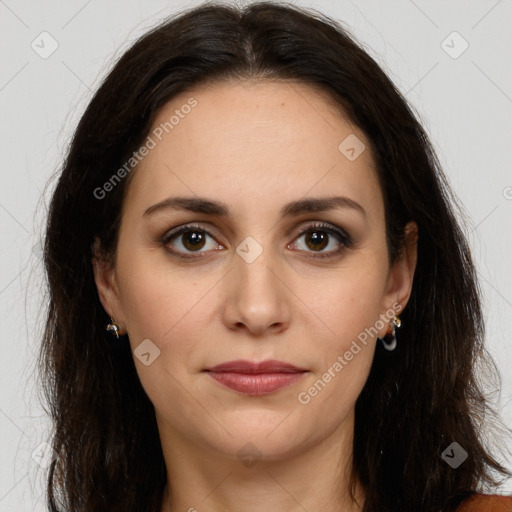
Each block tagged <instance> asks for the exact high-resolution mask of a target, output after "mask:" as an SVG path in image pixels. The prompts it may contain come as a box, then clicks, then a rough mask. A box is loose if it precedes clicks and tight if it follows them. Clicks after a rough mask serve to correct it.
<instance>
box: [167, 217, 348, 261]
mask: <svg viewBox="0 0 512 512" xmlns="http://www.w3.org/2000/svg"><path fill="white" fill-rule="evenodd" d="M194 231H198V232H200V233H205V234H206V235H208V236H209V237H211V238H214V237H213V236H212V235H211V234H210V233H209V232H208V231H207V230H206V229H204V228H203V227H201V226H200V225H198V224H187V225H185V226H181V227H179V228H177V229H176V230H174V231H171V232H169V233H166V234H165V235H164V236H163V237H162V239H161V243H162V245H163V246H164V247H165V248H166V250H168V251H169V252H170V253H172V254H173V255H176V256H178V257H179V258H182V259H185V260H187V259H188V260H190V259H194V258H201V257H202V255H204V254H205V253H206V252H208V251H196V253H195V254H194V252H188V253H183V252H182V251H178V250H176V249H173V248H170V247H169V246H168V244H169V242H171V241H172V240H173V239H174V238H176V237H178V236H179V235H182V234H183V233H188V232H194ZM315 231H324V232H325V233H327V234H329V235H333V236H335V237H337V238H338V239H339V241H340V243H341V244H342V247H341V248H339V249H335V250H331V251H327V252H318V253H315V251H305V252H312V253H313V256H308V257H313V258H332V257H333V256H335V255H338V254H339V253H341V252H342V251H343V250H344V249H346V248H349V247H351V246H352V245H353V241H352V239H351V238H350V237H349V236H348V235H347V234H346V233H345V232H344V231H343V230H341V229H339V228H335V227H334V226H332V225H331V224H326V223H324V222H314V223H312V224H309V225H308V226H306V227H305V228H303V229H302V230H301V231H300V232H299V234H298V235H297V237H296V239H297V238H300V237H301V236H302V235H304V234H305V233H312V232H315ZM185 254H189V255H188V256H185ZM192 254H193V256H192Z"/></svg>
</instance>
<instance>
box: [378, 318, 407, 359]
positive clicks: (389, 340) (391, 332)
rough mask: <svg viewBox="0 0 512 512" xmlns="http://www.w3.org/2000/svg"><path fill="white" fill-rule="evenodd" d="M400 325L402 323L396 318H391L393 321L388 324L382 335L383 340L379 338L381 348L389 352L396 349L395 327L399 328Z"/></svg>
mask: <svg viewBox="0 0 512 512" xmlns="http://www.w3.org/2000/svg"><path fill="white" fill-rule="evenodd" d="M401 325H402V321H401V320H400V318H399V317H398V316H396V315H395V316H393V320H391V322H390V323H389V328H388V330H387V332H386V334H385V335H384V338H379V339H380V341H381V342H382V345H383V347H384V348H385V349H386V350H389V351H390V352H391V351H392V350H395V348H396V335H395V327H400V326H401Z"/></svg>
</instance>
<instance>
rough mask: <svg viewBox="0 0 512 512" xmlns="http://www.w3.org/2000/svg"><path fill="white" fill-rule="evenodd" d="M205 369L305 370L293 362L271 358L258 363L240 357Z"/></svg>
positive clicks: (213, 370) (292, 371) (257, 371)
mask: <svg viewBox="0 0 512 512" xmlns="http://www.w3.org/2000/svg"><path fill="white" fill-rule="evenodd" d="M205 371H209V372H230V373H296V372H305V371H306V370H305V369H304V368H297V367H296V366H294V365H293V364H290V363H285V362H284V361H276V360H273V359H268V360H266V361H261V362H260V363H257V362H254V361H246V360H242V359H240V360H237V361H228V362H226V363H222V364H218V365H217V366H212V367H211V368H206V369H205Z"/></svg>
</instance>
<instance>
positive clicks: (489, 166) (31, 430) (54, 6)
mask: <svg viewBox="0 0 512 512" xmlns="http://www.w3.org/2000/svg"><path fill="white" fill-rule="evenodd" d="M199 3H200V2H184V1H157V0H149V1H148V0H145V1H144V2H143V1H142V0H122V1H121V0H116V1H99V0H89V1H87V0H68V1H66V2H63V1H61V2H58V1H35V0H32V1H15V0H0V42H1V44H0V48H1V62H2V65H1V68H0V109H1V125H0V126H1V135H0V141H1V142H0V144H1V153H0V155H1V164H0V165H1V171H0V172H1V180H0V227H1V239H0V311H1V317H0V319H1V322H0V348H1V356H0V512H4V511H9V512H12V511H14V510H15V511H17V512H24V511H29V510H30V511H36V512H41V511H43V510H45V505H44V498H43V496H42V494H43V484H44V473H45V472H44V465H45V463H46V462H45V460H46V459H45V457H44V453H42V452H44V446H45V445H44V444H41V443H44V442H45V441H46V440H47V439H48V435H49V430H48V429H49V427H50V426H49V422H48V420H47V419H46V415H45V412H44V410H43V409H42V407H41V404H40V403H39V399H40V390H39V386H38V383H37V380H36V377H37V371H36V363H37V359H36V358H37V353H38V344H39V342H40V336H41V332H42V323H43V320H44V315H43V314H42V313H43V312H44V308H43V309H42V304H41V303H42V302H43V301H44V281H43V278H42V267H41V259H40V258H41V245H40V237H41V233H42V226H43V220H44V216H45V211H46V205H47V202H48V197H49V192H51V190H52V189H53V184H54V182H52V184H51V185H50V188H49V189H48V190H47V191H46V193H45V191H44V190H45V185H46V183H47V182H48V180H49V178H50V177H51V175H52V174H53V173H54V172H55V171H56V170H57V169H58V167H59V164H60V163H61V162H62V159H63V157H64V155H65V152H66V148H67V144H68V142H69V138H70V135H71V133H72V132H73V130H74V128H75V126H76V123H77V122H78V120H79V117H80V115H81V113H82V112H83V110H84V108H85V105H86V104H87V102H88V101H89V100H90V98H91V96H92V93H93V91H95V90H96V88H97V87H98V85H99V83H100V81H101V79H102V78H103V77H104V76H105V74H106V73H107V71H108V70H109V69H110V67H111V66H112V63H113V62H114V60H115V59H117V58H118V57H119V56H120V55H121V54H122V52H123V51H124V50H125V49H127V48H128V46H129V45H130V44H131V42H133V41H134V40H135V39H136V38H137V37H138V36H139V35H141V34H142V33H143V32H145V31H146V30H147V29H149V28H150V27H152V26H154V25H155V24H156V23H157V22H158V21H160V20H162V19H164V18H165V17H166V16H168V15H171V14H173V13H175V12H177V11H179V10H180V9H181V8H186V7H191V6H194V5H197V4H199ZM245 3H247V2H245ZM295 3H296V4H298V5H303V6H307V7H311V8H314V9H317V10H319V11H321V12H323V13H325V14H327V15H330V16H332V17H333V18H335V19H337V20H339V21H341V22H343V23H344V24H346V26H348V27H349V29H350V30H351V31H352V33H353V34H355V35H356V37H357V38H358V39H359V40H360V41H361V42H362V43H363V44H364V45H365V47H366V49H367V50H368V52H369V53H370V54H371V55H372V56H373V57H374V58H375V59H376V60H377V62H379V63H380V64H381V65H382V66H383V68H384V69H385V71H386V72H387V73H388V75H389V76H390V77H391V79H392V80H393V81H394V82H395V83H396V85H397V86H398V88H399V89H400V90H401V91H402V92H403V93H404V94H405V96H406V98H407V99H408V100H409V101H410V102H411V104H413V105H414V107H415V109H416V111H417V113H418V116H419V117H420V120H421V122H422V123H423V125H424V126H425V128H426V130H427V132H428V133H429V135H430V137H431V140H432V142H433V144H434V147H435V148H436V150H437V152H438V156H439V158H440V161H441V163H442V165H443V167H444V170H445V172H446V174H447V175H448V178H449V181H450V183H451V185H452V187H453V189H454V191H455V193H456V195H457V197H458V198H459V199H460V202H461V204H462V205H463V207H464V209H465V214H466V215H467V222H466V233H467V235H468V238H469V240H470V243H471V246H472V249H473V255H474V258H475V262H476V264H477V267H478V274H479V277H480V284H481V288H482V292H483V296H484V300H485V314H486V319H487V341H488V347H489V350H490V352H491V353H492V355H493V356H494V357H495V359H496V362H497V365H498V369H499V370H500V372H501V376H502V386H501V389H500V390H499V392H497V393H495V394H494V395H493V400H494V403H495V404H496V407H498V408H499V410H500V411H501V415H502V418H503V419H504V421H505V423H506V424H507V425H508V426H511V425H512V372H511V371H510V368H511V367H512V349H511V348H510V325H511V320H512V272H511V268H510V262H511V258H510V254H512V238H511V234H512V165H511V164H512V154H511V147H512V66H511V64H512V62H511V60H512V59H511V56H512V31H511V30H510V25H511V22H512V2H511V1H510V0H498V1H496V0H492V1H490V0H489V1H488V0H478V1H467V0H451V1H450V2H446V1H428V2H427V1H420V0H415V1H406V0H400V1H398V0H394V1H390V0H388V1H386V2H384V1H370V0H364V1H357V2H356V1H353V2H352V1H344V0H338V1H327V0H325V1H321V0H318V1H310V2H302V1H301V2H295ZM50 53H51V54H50ZM127 86H129V84H127ZM86 321H87V319H86V318H84V322H86ZM510 443H512V440H509V446H510ZM42 455H43V456H42ZM508 462H509V463H512V461H508ZM509 466H510V465H509ZM500 492H502V493H512V481H508V482H507V484H505V485H504V486H503V488H502V489H500Z"/></svg>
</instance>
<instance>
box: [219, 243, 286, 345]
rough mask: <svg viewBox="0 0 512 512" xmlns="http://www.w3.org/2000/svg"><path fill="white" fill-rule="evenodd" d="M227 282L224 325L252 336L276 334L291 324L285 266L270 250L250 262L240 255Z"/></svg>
mask: <svg viewBox="0 0 512 512" xmlns="http://www.w3.org/2000/svg"><path fill="white" fill-rule="evenodd" d="M233 260H234V261H233V265H234V268H233V269H232V271H231V272H229V274H228V276H226V277H227V280H226V285H225V286H226V288H225V290H226V294H227V297H226V300H225V302H224V304H225V307H224V322H225V323H226V325H227V326H228V327H229V328H230V329H232V330H233V329H234V330H244V329H245V330H247V331H249V332H250V333H251V334H252V335H255V336H261V335H265V334H268V333H272V334H277V333H279V332H282V331H284V330H286V329H287V328H288V326H289V323H290V311H291V308H290V300H291V298H290V295H292V292H291V291H290V288H289V286H290V285H289V284H288V286H287V283H286V277H285V276H284V271H283V268H282V265H280V264H279V263H280V262H279V261H278V259H277V257H276V256H274V255H273V254H271V250H270V249H265V250H263V252H262V253H261V254H260V255H259V256H258V257H257V258H256V259H255V260H254V261H251V262H249V261H250V260H249V261H247V260H245V259H244V258H243V257H241V256H240V255H239V254H238V253H237V254H235V256H234V259H233Z"/></svg>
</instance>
